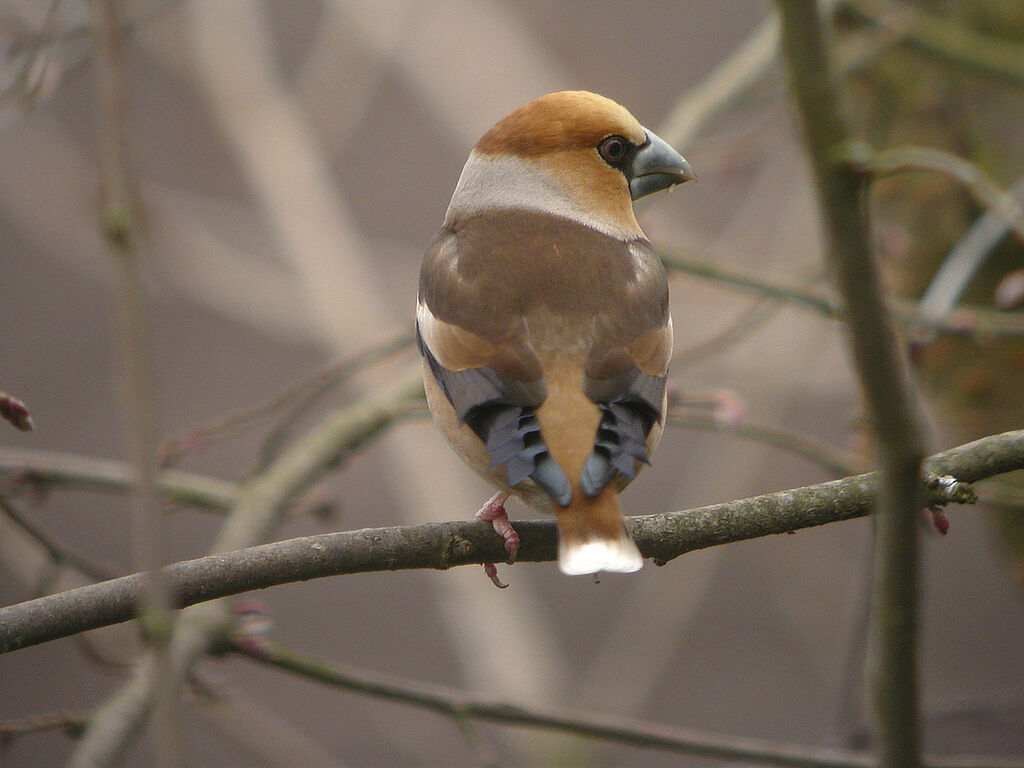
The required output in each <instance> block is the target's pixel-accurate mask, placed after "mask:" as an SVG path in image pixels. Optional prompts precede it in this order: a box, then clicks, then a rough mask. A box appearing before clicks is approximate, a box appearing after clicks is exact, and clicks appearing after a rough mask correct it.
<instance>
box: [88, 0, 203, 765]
mask: <svg viewBox="0 0 1024 768" xmlns="http://www.w3.org/2000/svg"><path fill="white" fill-rule="evenodd" d="M89 14H90V21H91V23H92V29H93V37H94V40H93V43H94V48H95V57H94V69H95V72H96V79H97V81H98V91H99V99H98V102H99V103H98V108H99V117H100V128H99V149H100V180H101V184H102V188H103V201H102V210H101V212H100V229H101V234H102V239H103V242H104V244H105V245H106V249H107V255H108V257H109V259H110V261H111V263H112V264H113V266H114V268H115V269H116V271H117V277H118V279H117V288H116V290H117V325H118V330H119V334H118V342H119V347H120V349H119V363H120V365H121V371H120V378H121V398H122V411H123V418H124V425H125V434H126V436H127V448H128V455H129V456H131V457H132V464H133V468H134V470H135V475H136V483H135V486H134V487H133V489H132V515H131V542H132V551H133V560H134V562H135V565H136V567H137V568H139V569H141V570H143V571H145V572H146V574H147V576H146V582H147V583H146V590H145V598H144V599H143V600H142V601H141V602H140V603H139V604H138V605H137V608H138V610H139V616H140V618H141V619H142V622H143V627H144V632H143V635H144V637H145V638H146V640H147V641H148V642H149V643H150V645H151V646H152V652H153V658H154V670H155V675H156V678H157V685H156V691H157V695H156V698H155V706H154V718H153V727H152V734H153V740H154V757H155V761H156V764H157V765H159V766H164V767H165V768H174V767H175V766H181V765H183V764H184V753H183V751H182V750H183V747H182V743H181V729H180V718H179V716H178V685H177V684H176V681H175V680H174V679H173V678H172V677H171V676H170V675H169V671H170V665H169V661H168V653H167V645H168V643H169V641H170V637H171V630H172V628H173V622H174V619H175V616H174V614H173V613H172V612H171V610H170V601H169V598H168V594H167V588H166V585H165V584H164V582H163V574H162V572H161V570H160V567H161V566H162V565H163V564H164V562H165V558H164V547H163V545H164V535H163V531H164V520H163V515H162V514H161V509H160V501H159V497H158V496H157V491H156V423H155V422H156V412H155V406H154V395H153V378H152V362H151V357H150V356H151V354H152V339H151V337H150V333H149V327H148V321H147V318H146V309H145V299H144V291H143V288H142V262H143V259H144V256H145V246H144V233H143V231H142V230H143V227H142V212H141V209H140V206H139V204H138V181H137V178H136V173H135V168H134V163H133V162H132V157H131V148H130V141H129V128H128V101H129V91H128V84H127V82H126V77H125V72H126V70H127V63H126V58H125V52H124V40H123V37H122V33H121V23H120V13H119V4H118V2H117V0H91V2H90V4H89Z"/></svg>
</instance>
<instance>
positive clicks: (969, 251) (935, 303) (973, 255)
mask: <svg viewBox="0 0 1024 768" xmlns="http://www.w3.org/2000/svg"><path fill="white" fill-rule="evenodd" d="M1009 193H1010V194H1011V195H1013V197H1014V199H1015V200H1017V201H1021V200H1024V177H1021V178H1018V179H1017V181H1016V182H1014V184H1013V186H1012V187H1010V190H1009ZM1008 229H1009V225H1008V223H1007V222H1006V220H1005V218H1004V217H1002V216H998V215H996V213H995V212H994V211H993V210H992V209H991V208H990V209H989V210H987V211H985V214H984V215H983V216H981V217H980V218H979V219H978V220H977V221H975V222H974V223H973V224H972V225H971V228H970V229H969V230H967V234H965V235H964V236H963V237H962V238H961V239H960V241H959V242H958V243H957V244H956V246H955V247H954V248H953V250H951V251H950V252H949V255H948V256H947V257H946V259H945V261H943V262H942V266H941V267H939V269H938V271H937V272H936V273H935V275H934V276H933V277H932V280H931V282H930V283H929V284H928V288H927V289H926V290H925V292H924V294H922V296H921V303H920V305H919V308H920V311H921V314H922V315H924V316H925V317H942V316H943V315H945V314H948V313H949V312H951V311H952V310H953V309H954V307H956V305H957V302H958V301H959V300H960V296H961V295H963V292H964V291H965V290H966V289H967V286H968V285H969V284H970V282H971V279H972V278H973V277H974V276H975V274H977V272H978V270H979V269H980V268H981V265H982V264H984V263H985V259H986V258H987V257H988V255H989V254H990V253H991V252H992V249H993V248H995V247H996V245H997V244H998V243H999V241H1000V240H1002V239H1003V237H1004V236H1005V235H1006V232H1007V230H1008Z"/></svg>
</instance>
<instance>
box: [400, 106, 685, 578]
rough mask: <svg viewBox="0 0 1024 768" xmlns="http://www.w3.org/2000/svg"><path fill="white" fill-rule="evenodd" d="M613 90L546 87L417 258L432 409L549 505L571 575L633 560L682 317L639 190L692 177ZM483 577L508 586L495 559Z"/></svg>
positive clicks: (638, 560) (491, 134) (485, 513)
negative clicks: (641, 220) (674, 313)
mask: <svg viewBox="0 0 1024 768" xmlns="http://www.w3.org/2000/svg"><path fill="white" fill-rule="evenodd" d="M694 178H695V176H694V174H693V171H692V170H691V169H690V166H689V165H688V164H687V162H686V160H684V159H683V158H682V157H681V156H680V155H679V154H678V153H677V152H676V151H675V150H673V149H672V148H671V147H670V146H669V145H668V144H666V143H665V142H664V141H663V140H662V139H660V138H658V137H657V136H656V135H655V134H654V133H652V132H651V131H649V130H647V129H646V128H644V127H643V126H642V125H640V123H638V122H637V121H636V119H635V118H634V117H633V116H632V115H631V114H630V113H629V112H627V111H626V110H625V109H624V108H622V107H621V106H619V105H618V104H616V103H615V102H614V101H611V100H610V99H607V98H605V97H603V96H598V95H597V94H593V93H587V92H585V91H565V92H561V93H550V94H548V95H546V96H541V97H540V98H539V99H536V100H534V101H531V102H530V103H528V104H526V105H525V106H523V107H520V108H519V109H517V110H516V111H515V112H513V113H512V114H510V115H508V116H507V117H505V118H504V119H503V120H501V121H499V122H498V123H497V124H496V125H494V127H492V128H491V129H490V130H489V131H487V133H485V134H484V135H483V137H482V138H481V139H480V140H479V141H478V142H477V144H476V146H475V147H474V148H473V151H472V152H470V155H469V160H467V161H466V165H465V167H464V168H463V169H462V176H461V177H460V178H459V183H458V185H457V186H456V187H455V193H454V194H453V195H452V200H451V204H450V205H449V206H448V212H447V213H446V214H445V218H444V224H443V226H442V227H441V231H440V232H438V234H437V236H436V237H435V238H434V240H433V241H432V242H431V244H430V246H429V247H428V249H427V252H426V255H425V257H424V259H423V267H422V270H421V272H420V284H419V299H418V303H417V307H416V331H417V340H418V344H419V349H420V352H421V353H422V355H423V358H424V364H423V379H424V384H425V387H426V393H427V403H428V405H429V407H430V411H431V414H432V415H433V417H434V421H435V423H436V424H437V426H438V427H439V428H440V430H441V431H442V432H443V433H444V435H445V437H446V438H447V439H448V441H449V443H451V445H452V447H453V448H454V449H455V450H456V452H458V454H459V455H460V456H461V457H462V458H463V459H464V460H465V461H466V462H467V463H468V464H469V465H470V466H471V467H472V468H473V469H475V470H476V471H477V472H479V473H480V474H481V475H482V476H483V477H484V478H485V479H487V480H488V481H489V482H491V483H492V484H493V485H494V486H495V487H496V488H498V489H499V492H498V493H497V494H495V496H494V497H493V498H492V499H491V500H490V501H489V502H488V503H487V504H486V505H485V506H484V508H483V509H481V510H480V512H479V513H478V514H477V517H478V518H480V519H484V520H489V521H492V522H493V523H494V526H495V529H496V530H498V532H499V533H501V534H502V535H503V536H504V537H505V540H506V541H505V543H506V548H507V549H508V551H509V555H510V557H509V562H512V561H513V560H514V559H515V554H516V551H517V549H518V545H519V538H518V535H517V534H516V533H515V531H514V530H513V528H512V526H511V525H510V524H509V522H508V517H507V516H506V515H505V513H504V502H505V500H506V499H507V498H508V495H509V494H514V495H516V496H518V497H520V498H521V499H523V500H524V501H525V502H526V503H527V504H529V505H530V506H532V507H534V508H536V509H539V510H542V511H544V512H549V513H550V512H553V513H554V515H555V518H556V519H557V521H558V532H559V543H558V567H559V568H560V569H561V571H562V572H563V573H567V574H585V573H596V572H598V571H620V572H628V571H636V570H638V569H639V568H640V567H641V565H642V564H643V558H642V557H641V556H640V552H639V550H638V549H637V547H636V544H634V543H633V540H632V539H631V538H630V537H629V534H628V533H627V532H626V527H625V523H624V520H623V514H622V508H621V506H620V505H619V499H618V494H619V492H620V491H621V490H622V489H623V488H624V487H625V486H626V485H627V484H628V483H629V482H630V481H631V480H632V479H633V478H634V477H635V475H636V473H637V471H638V470H639V469H640V467H641V466H642V465H643V464H646V463H648V461H649V459H650V456H651V453H652V451H653V450H654V447H655V446H656V445H657V443H658V440H659V439H660V437H661V432H662V423H663V420H664V416H665V375H666V371H667V366H668V360H669V356H670V355H671V352H672V318H671V317H670V315H669V308H668V282H667V278H666V274H665V268H664V267H663V266H662V264H661V262H660V260H659V259H658V257H657V255H656V254H655V253H654V251H653V249H652V248H651V244H650V243H649V242H648V241H647V239H646V237H645V236H644V233H643V232H642V231H641V229H640V226H639V224H637V220H636V217H635V216H634V214H633V200H636V199H638V198H641V197H643V196H645V195H648V194H650V193H651V192H656V191H658V190H661V189H667V188H669V187H672V186H673V185H675V184H681V183H683V182H685V181H689V180H691V179H694ZM488 573H489V574H490V575H491V577H492V579H494V580H495V583H497V584H499V586H502V585H501V584H500V583H499V582H498V581H497V577H496V575H495V571H494V567H493V565H490V566H489V571H488Z"/></svg>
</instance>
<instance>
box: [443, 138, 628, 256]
mask: <svg viewBox="0 0 1024 768" xmlns="http://www.w3.org/2000/svg"><path fill="white" fill-rule="evenodd" d="M495 208H520V209H525V210H530V211H539V212H542V213H549V214H552V215H554V216H563V217H565V218H567V219H571V220H572V221H575V222H577V223H579V224H583V225H584V226H587V227H590V228H591V229H596V230H597V231H598V232H602V233H604V234H606V235H609V236H610V237H614V238H616V239H618V240H633V239H635V238H636V233H635V232H631V231H629V230H627V229H624V228H623V227H622V226H619V225H617V224H615V223H613V222H611V221H609V220H607V219H604V218H601V217H599V216H595V215H594V213H593V212H592V211H588V210H585V209H584V208H583V206H581V205H580V204H579V203H577V202H576V200H574V199H573V198H572V197H571V196H570V195H569V193H568V192H567V191H566V190H565V189H563V188H562V187H561V186H560V185H559V184H558V182H556V181H555V180H554V179H552V178H551V176H550V175H549V174H547V173H544V172H543V171H541V170H538V169H537V168H535V167H534V166H532V165H531V164H530V163H529V162H527V161H525V160H522V159H520V158H518V157H513V156H510V155H483V154H480V153H478V152H477V151H476V150H473V151H472V152H471V153H470V155H469V159H468V160H467V161H466V165H465V166H464V167H463V169H462V175H461V176H460V177H459V183H458V184H457V185H456V186H455V192H454V193H453V194H452V201H451V203H449V205H448V212H447V213H446V214H445V224H446V225H447V224H449V223H450V221H451V220H452V219H453V218H454V217H455V216H471V215H473V214H476V213H481V212H483V211H487V210H493V209H495Z"/></svg>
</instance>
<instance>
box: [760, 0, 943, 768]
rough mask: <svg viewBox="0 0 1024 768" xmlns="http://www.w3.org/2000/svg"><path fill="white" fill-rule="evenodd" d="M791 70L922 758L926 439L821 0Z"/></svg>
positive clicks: (796, 44)
mask: <svg viewBox="0 0 1024 768" xmlns="http://www.w3.org/2000/svg"><path fill="white" fill-rule="evenodd" d="M777 7H778V8H779V11H780V12H781V14H782V38H783V43H784V48H785V55H786V59H787V63H788V68H789V74H790V79H791V82H792V86H793V91H794V94H795V96H796V102H797V106H798V108H799V112H800V116H801V120H802V123H803V128H804V134H805V137H806V145H807V149H808V152H809V154H810V157H811V164H812V166H813V170H814V174H815V177H816V179H817V187H818V198H819V201H820V205H821V213H822V217H823V219H824V224H825V240H826V243H827V246H828V252H829V256H830V259H831V261H832V264H833V266H834V267H835V270H836V278H837V283H838V286H839V291H840V293H841V294H842V296H843V300H844V304H845V306H846V311H847V325H848V327H849V330H850V337H851V338H850V341H851V346H852V349H853V357H854V361H855V363H856V366H857V372H858V375H859V378H860V381H861V385H862V387H863V390H864V395H865V399H866V400H867V404H868V410H869V413H870V415H871V419H872V425H873V427H874V433H875V437H876V440H877V443H878V463H879V489H878V511H877V514H876V515H875V537H874V559H873V572H872V586H871V615H870V617H869V622H868V648H867V668H868V669H867V672H868V682H869V689H870V695H871V702H872V720H873V723H872V726H873V732H874V736H875V744H874V749H875V753H876V755H877V758H878V762H879V764H881V765H885V766H888V767H889V768H903V767H905V768H916V766H918V765H919V764H920V754H919V751H920V746H919V738H920V737H919V728H918V717H917V666H916V658H915V650H916V638H917V579H918V573H917V550H918V542H917V528H916V525H917V512H918V510H919V509H920V508H921V504H922V501H923V494H922V489H921V483H920V472H921V463H922V460H923V457H924V441H923V437H922V433H921V427H920V419H919V414H918V411H917V403H916V401H915V400H914V394H913V391H912V387H911V384H910V379H909V375H908V372H907V364H906V360H905V359H904V358H903V357H902V356H901V354H900V347H899V345H898V344H897V342H896V334H895V331H894V329H893V326H892V324H891V321H890V318H889V312H888V308H887V306H886V303H885V301H884V299H883V296H882V290H881V283H880V279H879V276H878V270H877V267H876V265H875V262H874V259H873V255H872V253H871V250H870V248H871V245H870V244H871V237H870V233H869V231H868V227H867V224H866V222H865V219H864V215H863V210H862V208H863V206H862V205H861V195H862V192H863V178H862V176H861V175H860V174H859V173H858V170H857V169H856V168H854V167H853V166H852V165H851V164H850V163H849V162H845V161H844V160H842V159H841V158H839V157H837V154H838V152H839V151H840V150H841V148H843V147H845V146H847V145H848V138H847V134H846V130H845V128H844V127H843V125H842V123H841V121H840V119H839V109H838V103H837V97H836V94H835V92H834V76H833V72H832V67H831V63H830V61H829V57H828V54H827V52H826V49H825V40H824V35H823V29H822V22H821V19H820V18H819V14H818V6H817V2H816V0H801V1H800V2H797V1H796V0H791V1H787V0H777Z"/></svg>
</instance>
